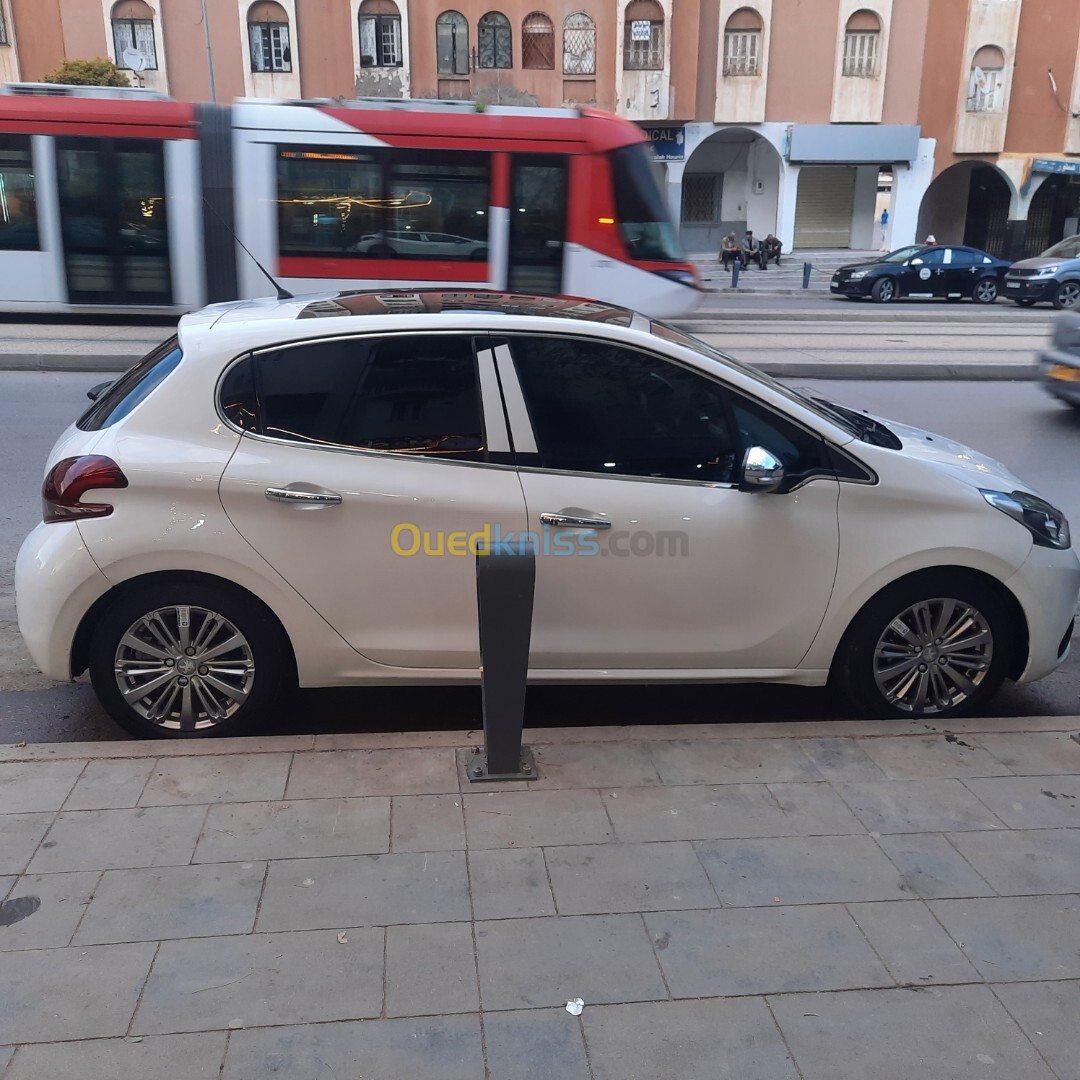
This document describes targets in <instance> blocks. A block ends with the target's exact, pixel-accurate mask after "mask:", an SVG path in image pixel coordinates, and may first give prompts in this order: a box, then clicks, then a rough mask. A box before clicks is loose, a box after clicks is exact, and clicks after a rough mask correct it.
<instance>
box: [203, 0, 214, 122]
mask: <svg viewBox="0 0 1080 1080" xmlns="http://www.w3.org/2000/svg"><path fill="white" fill-rule="evenodd" d="M202 25H203V33H204V34H205V35H206V70H207V71H208V72H209V73H210V100H211V101H212V102H213V103H214V104H215V105H216V104H217V88H216V87H215V86H214V50H213V49H212V48H211V47H210V20H209V18H208V17H207V14H206V0H202Z"/></svg>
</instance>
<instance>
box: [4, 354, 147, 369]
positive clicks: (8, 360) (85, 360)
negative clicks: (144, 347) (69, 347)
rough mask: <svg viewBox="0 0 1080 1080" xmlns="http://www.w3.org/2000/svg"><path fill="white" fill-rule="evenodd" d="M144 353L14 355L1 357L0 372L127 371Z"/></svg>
mask: <svg viewBox="0 0 1080 1080" xmlns="http://www.w3.org/2000/svg"><path fill="white" fill-rule="evenodd" d="M142 355H143V353H142V352H139V353H96V354H94V355H87V354H85V353H13V354H10V355H5V356H0V371H86V372H97V371H127V369H128V368H129V367H131V365H132V364H134V363H135V361H136V360H138V359H139V357H140V356H142Z"/></svg>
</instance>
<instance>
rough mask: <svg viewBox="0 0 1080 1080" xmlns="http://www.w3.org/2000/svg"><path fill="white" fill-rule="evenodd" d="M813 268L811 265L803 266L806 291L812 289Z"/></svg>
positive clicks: (803, 280) (803, 281)
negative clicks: (811, 275)
mask: <svg viewBox="0 0 1080 1080" xmlns="http://www.w3.org/2000/svg"><path fill="white" fill-rule="evenodd" d="M812 269H813V267H812V266H811V265H810V264H809V263H803V264H802V287H803V288H804V289H809V288H810V271H811V270H812Z"/></svg>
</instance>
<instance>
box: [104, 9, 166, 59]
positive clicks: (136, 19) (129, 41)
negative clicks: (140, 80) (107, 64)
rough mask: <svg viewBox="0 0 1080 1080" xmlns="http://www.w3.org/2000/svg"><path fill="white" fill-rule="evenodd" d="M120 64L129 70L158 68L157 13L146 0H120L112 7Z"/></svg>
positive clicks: (113, 32)
mask: <svg viewBox="0 0 1080 1080" xmlns="http://www.w3.org/2000/svg"><path fill="white" fill-rule="evenodd" d="M112 35H113V51H114V53H115V55H116V66H117V67H118V68H124V69H125V70H127V71H157V66H158V62H157V47H156V43H155V42H154V13H153V12H152V11H151V10H150V8H149V7H148V6H147V4H145V3H144V2H143V0H120V3H118V4H114V5H113V9H112Z"/></svg>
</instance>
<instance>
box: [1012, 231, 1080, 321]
mask: <svg viewBox="0 0 1080 1080" xmlns="http://www.w3.org/2000/svg"><path fill="white" fill-rule="evenodd" d="M1004 293H1005V295H1006V296H1007V297H1008V298H1009V299H1010V300H1015V301H1016V302H1017V303H1018V304H1020V305H1021V306H1022V307H1030V306H1031V305H1032V304H1038V303H1041V302H1043V301H1049V302H1050V303H1051V304H1053V305H1054V307H1056V308H1057V309H1058V310H1059V311H1060V310H1062V309H1065V310H1069V311H1071V310H1073V309H1074V308H1080V236H1069V237H1067V238H1066V239H1064V240H1062V241H1061V242H1060V243H1058V244H1055V245H1054V246H1053V247H1050V248H1047V249H1046V250H1045V251H1044V252H1043V253H1042V254H1041V255H1039V256H1038V257H1037V258H1034V259H1021V260H1020V262H1015V263H1013V264H1012V266H1010V267H1009V272H1008V273H1007V274H1006V275H1005V288H1004Z"/></svg>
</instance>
